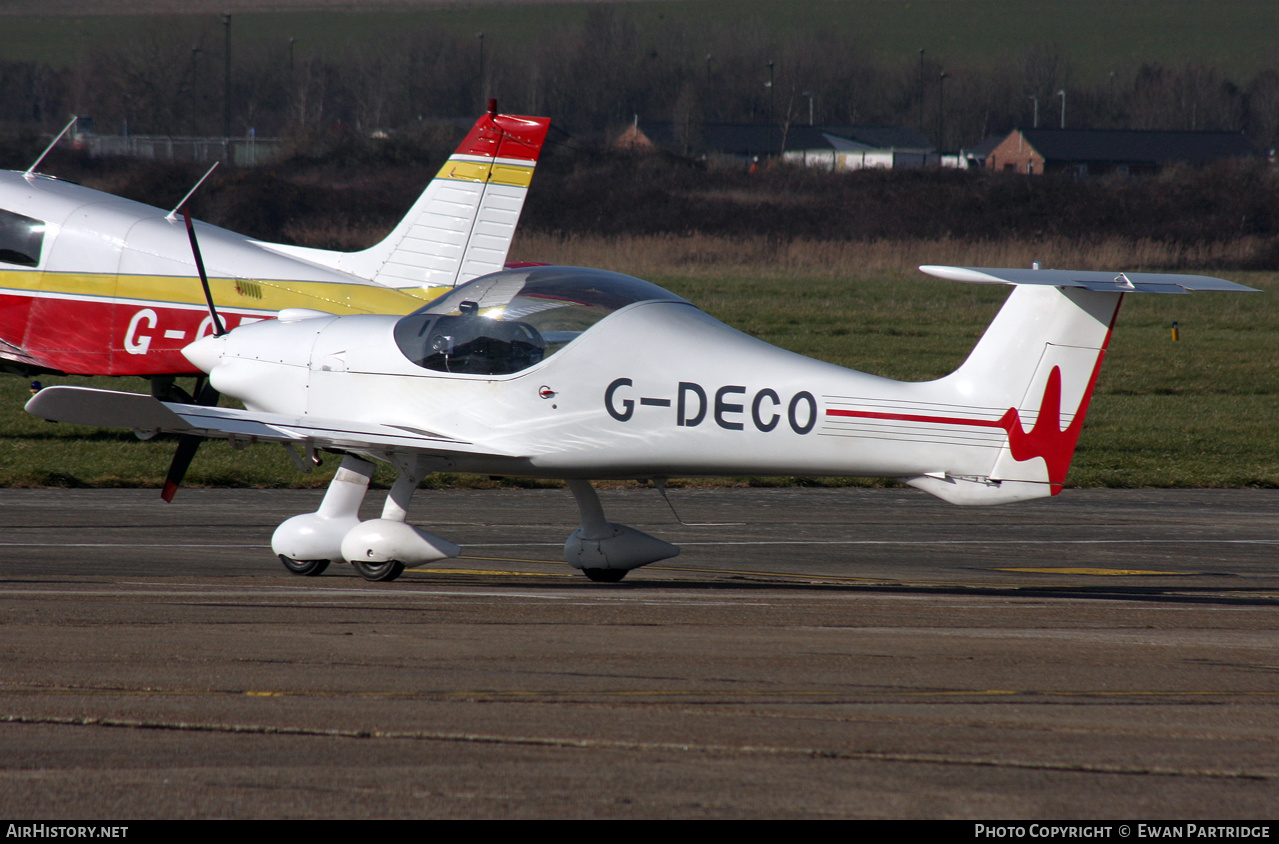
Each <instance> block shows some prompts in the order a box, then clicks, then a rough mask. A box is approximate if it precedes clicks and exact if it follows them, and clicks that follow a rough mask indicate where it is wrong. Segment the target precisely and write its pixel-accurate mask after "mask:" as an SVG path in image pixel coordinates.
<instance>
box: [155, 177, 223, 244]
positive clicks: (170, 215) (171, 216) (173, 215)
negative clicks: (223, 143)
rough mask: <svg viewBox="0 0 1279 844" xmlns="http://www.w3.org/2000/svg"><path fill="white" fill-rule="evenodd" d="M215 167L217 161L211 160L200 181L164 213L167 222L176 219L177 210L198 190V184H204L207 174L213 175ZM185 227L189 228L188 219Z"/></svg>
mask: <svg viewBox="0 0 1279 844" xmlns="http://www.w3.org/2000/svg"><path fill="white" fill-rule="evenodd" d="M216 169H218V162H216V161H215V162H213V166H212V167H210V168H209V169H208V170H205V171H204V175H203V176H201V177H200V181H198V182H196V183H195V185H194V187H192V188H191V190H189V191H187V195H186V196H184V197H182V201H181V202H179V203H178V204H177V205H175V206H173V210H172V211H170V212H169V213H168V214H165V215H164V219H166V220H168V221H169V222H173V221H174V220H176V219H177V218H178V211H180V210H181V209H182V206H183V205H186V204H187V200H188V199H190V198H191V194H193V193H195V192H196V191H198V190H199V189H200V185H202V184H204V180H205V179H207V178H209V176H211V175H213V171H214V170H216ZM188 216H190V215H188ZM187 227H188V229H189V228H190V223H189V221H188V224H187Z"/></svg>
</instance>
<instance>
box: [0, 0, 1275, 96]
mask: <svg viewBox="0 0 1279 844" xmlns="http://www.w3.org/2000/svg"><path fill="white" fill-rule="evenodd" d="M110 5H111V8H112V9H113V10H114V13H112V14H101V9H102V5H101V4H100V3H90V2H77V0H61V2H54V3H49V4H39V5H38V6H37V5H36V4H33V3H27V2H10V3H2V2H0V18H2V19H3V23H4V26H3V31H2V35H0V59H9V60H13V59H26V60H41V59H42V60H45V61H49V62H50V63H52V64H55V65H59V66H61V65H67V64H72V63H74V62H75V61H76V60H77V57H78V56H81V55H83V54H84V53H85V52H86V51H91V50H93V49H94V48H95V47H97V46H113V45H117V44H120V43H124V42H127V41H128V40H129V39H130V38H133V37H136V35H137V33H138V32H139V31H140V30H146V29H148V28H153V27H159V28H161V29H164V28H172V27H175V26H186V25H188V24H185V23H181V22H179V21H177V20H176V19H169V18H165V17H163V15H164V14H166V13H177V12H184V13H185V14H183V15H181V17H186V18H187V19H188V20H189V22H190V23H192V24H195V25H197V26H202V27H203V28H205V29H207V30H208V31H209V33H211V34H210V35H209V36H208V37H215V36H218V37H220V34H221V15H220V13H221V12H223V11H227V10H229V11H231V12H233V13H234V20H233V34H234V37H235V38H236V39H237V43H241V44H245V43H248V42H254V41H260V42H266V43H268V44H271V43H273V44H278V45H280V50H281V54H282V55H284V54H286V53H287V43H288V39H289V38H290V37H295V38H300V39H301V41H300V42H299V43H298V46H297V49H298V50H299V51H303V53H305V52H307V51H310V52H313V53H315V54H329V55H331V54H333V53H336V52H340V51H344V50H350V49H367V46H368V45H369V44H371V43H372V44H376V43H377V42H378V40H379V39H381V38H388V37H390V36H391V35H396V34H402V33H405V32H411V31H413V30H416V29H421V30H436V31H440V30H442V31H445V32H450V33H457V34H460V35H465V36H468V37H473V36H474V34H475V33H477V32H484V33H485V35H486V41H485V44H486V45H487V46H488V48H489V49H493V50H497V51H501V50H510V51H515V50H526V49H528V48H529V47H530V45H534V44H536V41H537V38H538V36H539V35H540V34H542V33H545V32H548V31H549V30H551V29H552V28H562V27H564V26H566V25H572V24H574V23H576V22H578V21H580V20H582V19H583V18H584V17H585V15H586V14H587V13H588V10H589V8H590V6H591V5H592V4H589V3H536V2H492V3H488V2H481V3H459V2H450V3H431V4H416V8H411V9H391V8H388V5H393V4H387V3H381V2H373V3H369V4H360V3H352V2H333V3H324V2H312V3H289V2H274V3H272V2H260V3H254V2H249V0H235V1H234V2H232V3H204V2H197V3H186V2H178V1H177V0H170V1H169V2H165V0H136V1H135V2H130V0H124V1H123V2H116V3H112V4H110ZM617 5H619V6H624V7H625V10H626V12H627V13H629V14H633V15H635V16H637V17H638V18H639V19H640V21H641V22H644V21H654V22H655V21H658V20H659V19H660V20H682V21H685V22H687V24H688V31H689V32H690V33H697V32H712V33H713V32H715V31H717V30H719V29H723V28H725V27H726V26H727V25H728V23H729V22H733V23H734V25H736V23H738V22H745V24H746V26H745V28H744V30H743V31H744V32H746V33H749V37H752V38H763V39H776V41H777V42H779V43H784V42H785V41H786V39H787V38H788V36H789V35H790V34H793V33H796V32H805V31H813V32H821V31H829V30H831V29H839V30H842V31H852V32H856V33H858V34H859V36H860V37H861V40H862V43H863V44H864V46H865V51H866V52H867V53H868V54H871V55H874V56H877V57H879V58H881V59H888V60H893V59H898V60H901V61H903V62H908V61H911V60H913V59H914V58H915V57H916V56H917V55H918V51H919V49H920V48H921V47H922V48H924V49H926V50H927V54H928V56H929V58H933V59H936V60H938V61H940V62H943V63H944V64H947V65H950V66H960V65H964V64H979V65H981V64H990V63H994V62H997V61H1005V60H1008V58H1009V57H1010V56H1019V55H1020V54H1021V53H1022V52H1023V51H1024V50H1025V49H1026V48H1028V47H1035V46H1039V45H1056V46H1057V47H1058V48H1059V49H1060V50H1061V51H1062V52H1063V54H1065V55H1066V56H1068V57H1069V58H1070V60H1071V62H1072V64H1073V66H1074V70H1075V73H1076V77H1077V78H1078V79H1079V80H1081V81H1088V82H1092V81H1095V80H1097V79H1101V78H1104V77H1105V76H1106V75H1107V74H1108V73H1109V72H1111V71H1115V70H1121V69H1124V68H1130V67H1135V66H1136V65H1139V64H1140V63H1143V62H1158V63H1163V64H1166V65H1172V66H1182V65H1185V64H1200V65H1208V66H1213V67H1216V68H1218V69H1220V70H1221V71H1223V72H1225V73H1227V74H1229V75H1232V76H1234V77H1237V78H1242V79H1243V80H1244V81H1246V80H1247V79H1248V78H1250V77H1251V76H1252V75H1253V74H1255V73H1256V71H1257V70H1258V69H1260V68H1262V67H1265V66H1268V65H1273V64H1274V63H1275V62H1276V61H1277V60H1279V3H1274V2H1269V0H1214V2H1211V3H1209V2H1204V0H1125V2H1122V3H1116V2H1111V0H1072V1H1071V2H1044V0H684V2H670V1H669V0H668V1H667V2H656V1H655V0H635V2H626V3H619V4H617ZM298 6H308V7H310V8H311V9H312V10H306V11H279V10H280V9H282V8H284V9H288V8H296V7H298ZM193 7H194V8H195V9H198V10H199V13H196V14H191V13H190V12H189V10H190V9H192V8H193ZM423 7H427V8H423ZM33 8H38V9H40V10H41V12H44V11H45V10H51V11H54V12H55V13H54V14H48V13H37V14H32V13H30V12H29V10H31V9H33ZM253 9H265V10H268V11H261V12H259V11H253ZM315 9H319V10H318V11H316V10H315ZM128 10H138V11H139V14H129V13H128ZM157 15H160V17H157ZM175 17H176V14H175ZM201 21H202V22H203V23H201ZM654 47H655V48H660V50H666V49H668V48H670V45H667V44H660V45H654ZM686 48H687V49H689V50H692V51H693V52H696V50H697V46H696V44H692V43H690V44H688V45H686ZM836 58H837V57H832V60H835V59H836Z"/></svg>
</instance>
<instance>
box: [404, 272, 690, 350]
mask: <svg viewBox="0 0 1279 844" xmlns="http://www.w3.org/2000/svg"><path fill="white" fill-rule="evenodd" d="M636 302H685V300H684V299H681V298H680V297H679V296H676V295H675V294H674V293H671V292H669V291H666V290H663V289H662V288H660V287H658V286H657V285H656V284H650V283H649V282H647V281H642V280H641V279H638V278H634V277H632V276H628V275H622V274H621V273H613V272H608V271H607V270H593V269H586V268H583V267H533V268H529V269H519V270H506V271H503V272H499V273H493V274H491V275H486V276H481V277H479V278H477V279H474V280H472V281H468V282H467V283H466V284H462V285H459V286H458V287H456V288H454V289H453V290H452V291H450V292H449V293H446V294H445V295H443V296H441V297H440V298H438V299H436V300H435V301H433V302H431V303H430V304H429V305H426V306H425V307H423V308H419V309H418V310H416V311H414V312H413V313H411V314H409V315H408V316H406V317H404V318H402V319H401V320H400V321H399V322H397V323H396V325H395V343H396V345H397V346H399V348H400V351H401V352H403V353H404V356H405V357H407V358H408V359H409V360H411V361H412V362H413V363H415V364H417V365H418V366H421V367H423V368H425V369H431V370H435V371H437V372H453V373H463V374H470V375H507V374H511V373H514V372H520V371H521V370H524V369H527V368H528V367H530V366H533V365H534V364H536V363H539V362H540V361H543V360H545V359H546V358H549V357H550V356H551V355H553V354H555V353H556V352H558V351H559V350H560V349H562V348H564V347H565V346H567V345H568V344H569V343H571V342H572V341H573V340H575V339H576V338H577V337H578V335H580V334H581V333H582V332H583V331H586V330H587V329H588V328H590V327H591V326H592V325H594V324H595V323H597V322H599V321H600V320H602V319H604V317H606V316H608V315H609V314H611V313H613V312H614V311H617V310H620V309H622V308H624V307H626V306H627V305H633V304H635V303H636Z"/></svg>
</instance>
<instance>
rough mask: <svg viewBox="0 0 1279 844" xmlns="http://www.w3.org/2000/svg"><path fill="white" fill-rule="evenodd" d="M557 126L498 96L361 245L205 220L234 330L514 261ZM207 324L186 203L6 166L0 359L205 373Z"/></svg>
mask: <svg viewBox="0 0 1279 844" xmlns="http://www.w3.org/2000/svg"><path fill="white" fill-rule="evenodd" d="M549 127H550V120H549V119H548V118H543V117H516V116H512V115H505V114H498V113H497V111H496V105H495V103H492V102H490V108H489V112H488V113H487V114H485V115H484V116H482V117H481V118H480V119H479V120H478V121H477V122H476V124H475V126H474V127H473V128H472V129H471V131H470V133H469V134H468V135H467V136H466V139H465V140H464V141H463V142H462V144H461V146H459V147H458V149H457V151H456V152H455V153H453V155H452V156H451V157H450V158H449V160H448V161H447V162H445V164H444V166H443V167H442V168H441V169H440V171H439V173H438V174H437V175H436V177H435V178H434V179H433V180H432V181H431V183H430V184H429V185H428V186H427V187H426V190H425V191H424V192H423V193H422V195H421V197H419V199H418V200H417V202H416V203H415V204H414V205H413V207H412V208H410V209H409V212H408V214H407V215H406V216H405V217H404V219H403V220H402V221H401V222H400V223H399V225H397V226H396V227H395V229H394V230H392V231H391V233H390V234H389V235H387V237H386V238H385V239H384V240H382V242H381V243H378V244H377V245H375V246H372V247H370V248H368V249H365V250H363V251H361V252H335V251H329V250H324V249H310V248H305V247H300V246H289V245H286V244H280V243H265V242H262V241H258V240H254V239H252V238H249V237H245V236H244V235H240V234H236V233H235V232H231V231H227V230H226V229H222V228H218V227H216V226H211V225H207V224H204V223H197V224H196V230H197V232H198V235H199V242H200V244H201V246H202V250H203V254H204V262H205V265H206V268H207V270H208V275H209V281H210V284H211V287H212V295H213V298H214V299H215V300H216V302H217V308H218V313H219V315H221V316H222V318H223V320H224V321H225V322H226V323H227V328H228V329H230V328H234V327H237V326H240V325H245V324H247V323H251V322H258V321H260V320H265V319H270V318H272V317H275V316H276V314H277V313H278V312H279V311H281V310H282V309H285V308H309V309H314V310H322V311H326V312H328V313H331V314H358V313H378V314H403V313H408V312H410V311H412V310H414V309H415V308H418V307H420V306H421V305H422V304H423V303H424V302H426V301H430V300H432V299H434V298H436V297H437V296H438V295H440V294H441V293H442V292H444V291H445V290H447V289H448V288H452V287H454V286H456V285H458V284H461V283H463V282H466V281H469V280H470V279H472V278H475V277H477V276H480V275H484V274H486V273H491V272H494V271H497V270H500V269H502V267H503V265H504V263H505V261H506V254H507V250H508V249H509V247H510V244H511V238H512V236H513V235H514V232H515V226H516V223H517V222H518V221H519V216H520V211H521V209H522V208H523V204H524V198H525V195H526V194H527V192H528V186H529V182H530V180H531V179H532V176H533V168H534V167H535V165H536V163H537V159H538V155H539V153H540V152H541V148H542V144H543V142H544V141H545V139H546V133H547V130H548V128H549ZM37 163H38V162H37ZM209 333H212V322H211V318H210V316H209V311H208V307H207V305H206V304H205V302H204V299H203V297H202V294H201V288H200V285H199V284H198V283H197V274H196V267H195V263H194V261H193V258H192V251H191V246H190V244H189V242H188V239H187V232H186V230H185V227H184V225H183V220H182V219H181V216H180V215H178V214H177V213H176V211H175V212H171V213H166V212H165V211H163V210H161V209H159V208H154V207H152V206H149V205H144V204H142V203H139V202H133V201H130V200H126V199H121V198H119V197H116V196H112V195H110V194H106V193H102V192H100V191H95V190H91V189H89V188H86V187H82V186H79V185H75V184H72V183H69V182H64V181H60V180H58V179H55V178H52V177H49V176H43V175H39V174H36V173H34V172H32V171H30V170H29V171H27V172H25V173H23V172H17V171H3V172H0V369H3V370H7V371H11V372H22V373H35V372H45V371H52V372H62V373H67V374H75V375H141V376H148V377H157V376H173V375H185V374H193V375H194V374H200V373H199V371H198V370H197V369H196V368H195V367H194V366H192V364H191V363H190V362H189V361H188V360H187V359H186V358H185V357H183V355H182V353H181V350H182V349H183V348H184V347H186V346H188V345H190V344H191V343H192V342H193V341H195V340H196V339H198V338H200V337H202V336H204V335H206V334H209ZM170 381H171V379H170Z"/></svg>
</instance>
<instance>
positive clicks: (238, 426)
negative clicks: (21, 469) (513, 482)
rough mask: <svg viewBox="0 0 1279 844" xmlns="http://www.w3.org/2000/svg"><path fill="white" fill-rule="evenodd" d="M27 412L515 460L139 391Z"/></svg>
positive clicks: (81, 396) (55, 398)
mask: <svg viewBox="0 0 1279 844" xmlns="http://www.w3.org/2000/svg"><path fill="white" fill-rule="evenodd" d="M26 410H27V412H28V413H30V414H32V415H33V416H38V417H40V418H42V419H48V420H50V421H52V422H69V423H72V424H76V425H101V426H104V427H109V428H132V429H133V430H135V431H139V432H165V433H174V434H193V435H195V436H199V437H209V438H211V439H224V440H231V441H233V442H235V443H240V444H250V443H255V442H278V443H298V444H302V445H311V446H318V447H321V448H338V449H352V450H373V451H395V452H413V453H419V454H439V455H450V454H454V455H455V454H466V455H475V456H484V457H518V456H520V455H517V454H513V453H511V452H509V451H505V450H501V449H494V448H486V447H484V446H482V445H478V444H476V443H470V442H465V441H463V440H457V439H453V438H452V437H447V436H444V435H442V434H437V433H434V432H431V431H425V430H421V429H418V428H409V427H401V426H396V425H369V424H363V423H356V422H351V421H349V420H341V419H318V418H315V417H310V416H305V417H299V416H286V415H283V414H278V413H254V412H252V411H248V410H236V409H233V408H228V407H202V406H200V405H193V404H177V403H174V402H162V401H160V400H159V399H156V398H153V397H151V396H148V395H143V394H141V393H124V392H116V391H114V390H99V389H94V388H91V387H47V388H45V389H43V390H41V391H40V392H39V393H36V395H35V396H34V397H32V399H31V400H30V401H28V402H27V406H26Z"/></svg>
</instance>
